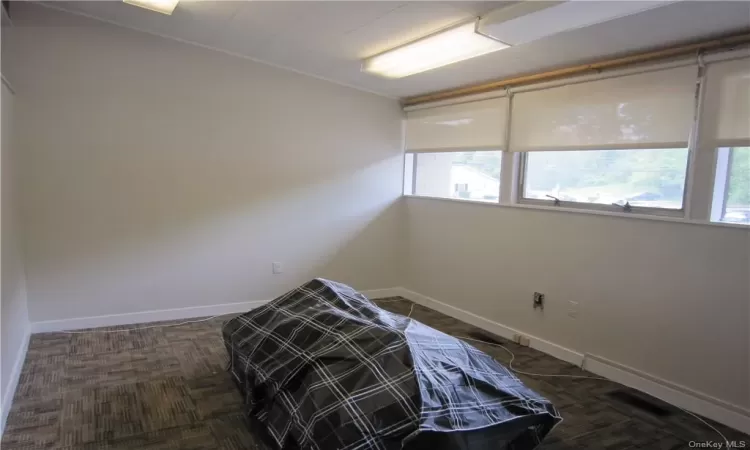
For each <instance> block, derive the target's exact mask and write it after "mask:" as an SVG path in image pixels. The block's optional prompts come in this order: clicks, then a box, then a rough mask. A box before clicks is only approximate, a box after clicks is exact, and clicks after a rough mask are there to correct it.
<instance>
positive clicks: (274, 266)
mask: <svg viewBox="0 0 750 450" xmlns="http://www.w3.org/2000/svg"><path fill="white" fill-rule="evenodd" d="M283 271H284V268H283V267H282V266H281V263H280V262H274V263H271V272H273V274H274V275H278V274H280V273H282V272H283Z"/></svg>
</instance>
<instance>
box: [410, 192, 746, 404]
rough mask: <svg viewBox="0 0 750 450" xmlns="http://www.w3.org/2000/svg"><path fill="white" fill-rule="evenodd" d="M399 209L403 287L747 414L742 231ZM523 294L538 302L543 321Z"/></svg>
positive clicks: (484, 209) (538, 214) (464, 209)
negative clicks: (403, 230) (572, 310)
mask: <svg viewBox="0 0 750 450" xmlns="http://www.w3.org/2000/svg"><path fill="white" fill-rule="evenodd" d="M406 206H407V211H406V213H407V214H406V215H407V223H408V233H407V242H408V246H407V251H408V255H409V260H408V262H409V264H408V267H409V270H408V272H407V278H406V287H407V288H409V289H412V290H414V291H416V292H419V293H420V294H424V295H427V296H430V297H433V298H435V299H436V300H439V301H442V302H445V303H448V304H451V305H453V306H456V307H458V308H461V309H464V310H466V311H470V312H472V313H475V314H478V315H480V316H482V317H485V318H488V319H490V320H493V321H495V322H498V323H500V324H503V325H506V326H509V327H512V328H515V329H517V330H521V331H522V332H525V333H528V334H530V335H533V336H537V337H539V338H542V339H545V340H548V341H551V342H554V343H556V344H559V345H562V346H564V347H568V348H570V349H573V350H576V351H578V352H581V353H591V354H594V355H598V356H601V357H604V358H607V359H609V360H612V361H615V362H618V363H620V364H624V365H627V366H630V367H632V368H635V369H637V370H640V371H643V372H646V373H648V374H651V375H654V376H657V377H660V378H663V379H666V380H669V381H671V382H673V383H678V384H681V385H684V386H686V387H688V388H691V389H694V390H697V391H700V392H703V393H705V394H708V395H711V396H714V397H716V398H719V399H722V400H725V401H727V402H730V403H733V404H736V405H741V406H744V407H746V408H747V407H750V392H749V391H748V380H749V379H750V375H749V374H748V355H749V354H750V346H749V345H748V343H749V341H750V338H749V336H748V328H749V324H748V317H749V312H748V303H749V299H750V291H748V289H749V288H750V286H748V274H750V266H749V262H748V259H749V257H750V255H749V254H748V246H749V244H750V242H749V241H750V232H749V231H748V230H744V229H732V228H725V227H716V226H699V225H689V224H679V223H669V222H658V221H649V220H637V219H625V218H618V217H604V216H594V215H586V214H575V213H562V212H549V211H534V210H528V209H521V208H504V207H497V206H483V205H475V204H465V203H464V204H462V203H460V202H451V201H445V200H430V199H419V198H412V199H407V200H406ZM534 291H539V292H543V293H545V294H546V306H545V308H544V310H543V311H540V310H534V309H533V307H532V294H533V292H534ZM570 301H575V302H578V303H579V307H578V317H577V318H576V319H573V318H571V317H569V316H568V310H569V302H570Z"/></svg>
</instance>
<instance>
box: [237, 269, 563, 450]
mask: <svg viewBox="0 0 750 450" xmlns="http://www.w3.org/2000/svg"><path fill="white" fill-rule="evenodd" d="M223 337H224V341H225V344H226V347H227V351H228V352H229V354H230V358H231V365H230V370H231V373H232V374H233V376H234V378H235V380H236V382H237V384H238V386H239V388H240V390H241V392H242V393H243V395H244V397H245V404H246V408H247V413H248V415H249V416H250V417H251V418H253V419H255V420H256V421H257V422H258V423H260V424H261V425H262V426H263V427H264V428H265V429H266V430H267V432H268V434H269V435H270V436H271V438H272V441H273V442H274V443H275V444H276V445H277V446H278V447H279V448H282V449H296V448H301V449H320V450H329V449H330V450H334V449H351V450H354V449H402V448H404V449H417V448H429V449H430V450H441V449H469V448H470V449H472V450H481V449H493V450H494V449H503V448H507V449H532V448H534V447H536V446H537V445H538V444H539V442H541V440H542V439H543V438H544V436H545V435H546V434H547V433H549V431H550V430H551V429H552V428H553V427H554V425H555V424H556V423H557V422H559V421H560V416H559V414H558V412H557V411H556V410H555V408H554V407H553V406H552V404H550V403H549V401H547V400H545V399H544V398H542V397H540V396H539V395H537V394H536V393H535V392H533V391H531V390H530V389H528V388H527V387H526V386H524V385H523V383H522V382H521V381H519V380H518V378H516V377H515V376H514V375H513V374H512V373H511V372H509V371H508V370H507V369H505V368H504V367H503V366H502V365H500V364H499V363H497V362H496V361H495V360H494V359H492V358H491V357H490V356H488V355H486V354H485V353H482V352H481V351H479V350H477V349H476V348H474V347H472V346H471V345H469V344H467V343H465V342H463V341H461V340H459V339H456V338H454V337H451V336H448V335H446V334H444V333H441V332H439V331H437V330H434V329H432V328H430V327H428V326H426V325H423V324H421V323H419V322H417V321H415V320H412V319H409V318H407V317H404V316H401V315H398V314H393V313H390V312H388V311H385V310H383V309H381V308H379V307H378V306H377V305H375V304H373V303H372V302H370V300H368V299H367V298H366V297H364V296H363V295H361V294H359V293H358V292H356V291H355V290H353V289H352V288H350V287H349V286H346V285H343V284H339V283H335V282H332V281H328V280H323V279H316V280H313V281H311V282H309V283H307V284H304V285H303V286H300V287H299V288H297V289H294V290H292V291H290V292H288V293H287V294H285V295H283V296H281V297H279V298H277V299H275V300H274V301H272V302H270V303H268V304H266V305H264V306H262V307H260V308H257V309H255V310H252V311H250V312H248V313H246V314H243V315H240V316H238V317H236V318H234V319H232V320H230V321H228V322H227V323H226V324H225V325H224V328H223Z"/></svg>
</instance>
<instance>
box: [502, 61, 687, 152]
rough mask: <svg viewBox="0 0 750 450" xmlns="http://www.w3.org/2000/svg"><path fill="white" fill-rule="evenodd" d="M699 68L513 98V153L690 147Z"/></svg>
mask: <svg viewBox="0 0 750 450" xmlns="http://www.w3.org/2000/svg"><path fill="white" fill-rule="evenodd" d="M697 73H698V70H697V67H695V66H688V67H679V68H674V69H667V70H660V71H656V72H648V73H642V74H637V75H627V76H622V77H617V78H609V79H604V80H598V81H590V82H583V83H579V84H571V85H568V86H560V87H553V88H549V89H544V90H539V91H531V92H523V93H518V94H516V95H515V96H514V97H513V111H512V112H511V114H512V123H511V134H510V139H511V143H510V149H509V150H510V151H516V152H528V151H550V150H608V149H631V148H685V147H687V145H688V139H689V137H690V129H691V127H692V124H693V116H694V110H695V91H696V81H697Z"/></svg>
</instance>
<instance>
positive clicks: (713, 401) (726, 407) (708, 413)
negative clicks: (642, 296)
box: [585, 354, 750, 434]
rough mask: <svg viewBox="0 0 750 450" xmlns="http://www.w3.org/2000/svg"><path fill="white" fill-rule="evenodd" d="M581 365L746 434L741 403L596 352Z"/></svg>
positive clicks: (749, 414)
mask: <svg viewBox="0 0 750 450" xmlns="http://www.w3.org/2000/svg"><path fill="white" fill-rule="evenodd" d="M585 368H586V370H588V371H589V372H592V373H595V374H597V375H601V376H603V377H605V378H609V379H610V380H612V381H616V382H618V383H620V384H623V385H625V386H628V387H631V388H633V389H637V390H639V391H641V392H645V393H646V394H649V395H651V396H653V397H656V398H659V399H661V400H664V401H665V402H667V403H670V404H672V405H675V406H678V407H680V408H683V409H686V410H688V411H691V412H694V413H696V414H700V415H702V416H704V417H708V418H709V419H713V420H715V421H717V422H719V423H723V424H724V425H727V426H729V427H732V428H734V429H736V430H739V431H742V432H743V433H746V434H750V411H749V410H747V409H745V408H742V407H741V406H738V405H734V404H732V403H729V402H726V401H724V400H721V399H718V398H716V397H712V396H710V395H708V394H704V393H702V392H698V391H695V390H693V389H690V388H688V387H685V386H682V385H679V384H676V383H672V382H671V381H667V380H664V379H662V378H658V377H655V376H653V375H651V374H648V373H645V372H642V371H639V370H637V369H634V368H632V367H628V366H624V365H622V364H619V363H616V362H613V361H610V360H607V359H605V358H602V357H601V356H597V355H590V354H588V355H586V365H585Z"/></svg>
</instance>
